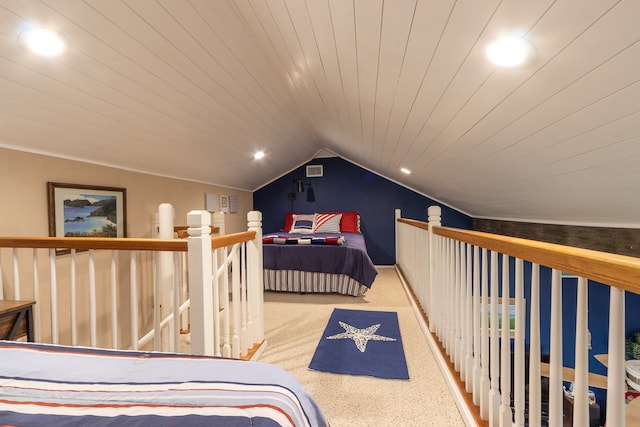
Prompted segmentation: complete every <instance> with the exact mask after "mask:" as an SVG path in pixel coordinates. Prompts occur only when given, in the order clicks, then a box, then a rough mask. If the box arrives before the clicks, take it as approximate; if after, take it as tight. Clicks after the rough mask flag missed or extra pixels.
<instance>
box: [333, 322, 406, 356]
mask: <svg viewBox="0 0 640 427" xmlns="http://www.w3.org/2000/svg"><path fill="white" fill-rule="evenodd" d="M338 323H339V324H340V326H342V328H343V329H344V330H345V332H342V333H340V334H336V335H331V336H330V337H327V339H328V340H339V339H343V338H349V339H352V340H353V342H354V343H355V344H356V347H358V350H360V352H361V353H364V352H365V350H366V349H367V343H368V342H369V340H373V341H395V340H396V339H395V338H390V337H383V336H382V335H376V331H377V330H378V328H380V323H378V324H376V325H371V326H369V327H368V328H364V329H358V328H356V327H355V326H351V325H348V324H346V323H344V322H341V321H338Z"/></svg>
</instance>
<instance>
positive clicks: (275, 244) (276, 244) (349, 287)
mask: <svg viewBox="0 0 640 427" xmlns="http://www.w3.org/2000/svg"><path fill="white" fill-rule="evenodd" d="M263 254H264V259H263V263H264V288H265V289H266V290H272V291H288V292H302V293H314V292H316V293H317V292H322V293H341V294H345V295H352V296H360V295H363V294H364V293H366V292H367V291H368V290H369V288H370V287H371V285H372V284H373V281H374V279H375V277H376V275H377V274H378V272H377V270H376V268H375V266H374V265H373V262H372V261H371V258H369V255H368V253H367V247H366V243H365V239H364V236H363V235H362V233H361V232H360V227H359V216H358V215H357V213H356V212H331V213H316V214H288V215H287V218H286V220H285V227H284V228H283V231H281V232H277V233H269V234H266V235H264V236H263Z"/></svg>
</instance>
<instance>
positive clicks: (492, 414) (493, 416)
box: [489, 251, 500, 426]
mask: <svg viewBox="0 0 640 427" xmlns="http://www.w3.org/2000/svg"><path fill="white" fill-rule="evenodd" d="M490 296H491V315H490V323H491V325H490V328H491V329H490V330H491V332H490V335H491V341H490V350H489V351H490V353H491V356H490V360H491V362H490V363H491V368H490V375H491V391H490V393H489V401H490V403H489V425H491V426H498V425H499V424H500V419H499V413H500V348H499V347H498V345H499V336H498V304H499V302H498V301H499V300H498V254H497V252H495V251H491V293H490Z"/></svg>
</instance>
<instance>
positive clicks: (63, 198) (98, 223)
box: [47, 182, 127, 237]
mask: <svg viewBox="0 0 640 427" xmlns="http://www.w3.org/2000/svg"><path fill="white" fill-rule="evenodd" d="M126 196H127V190H126V189H125V188H114V187H98V186H95V185H79V184H62V183H59V182H48V183H47V205H48V208H49V236H52V237H126V236H127V229H126V227H127V220H126V212H127V211H126V200H127V197H126Z"/></svg>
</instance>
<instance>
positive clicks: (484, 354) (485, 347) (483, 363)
mask: <svg viewBox="0 0 640 427" xmlns="http://www.w3.org/2000/svg"><path fill="white" fill-rule="evenodd" d="M488 258H489V257H488V252H487V249H486V248H482V271H481V273H482V274H481V279H480V280H481V286H482V290H481V291H480V293H481V294H482V306H481V310H480V330H481V332H480V334H481V340H482V341H481V343H480V418H482V419H483V420H488V419H489V413H490V407H491V406H492V404H493V401H492V398H491V382H490V379H489V265H488V264H489V259H488Z"/></svg>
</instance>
